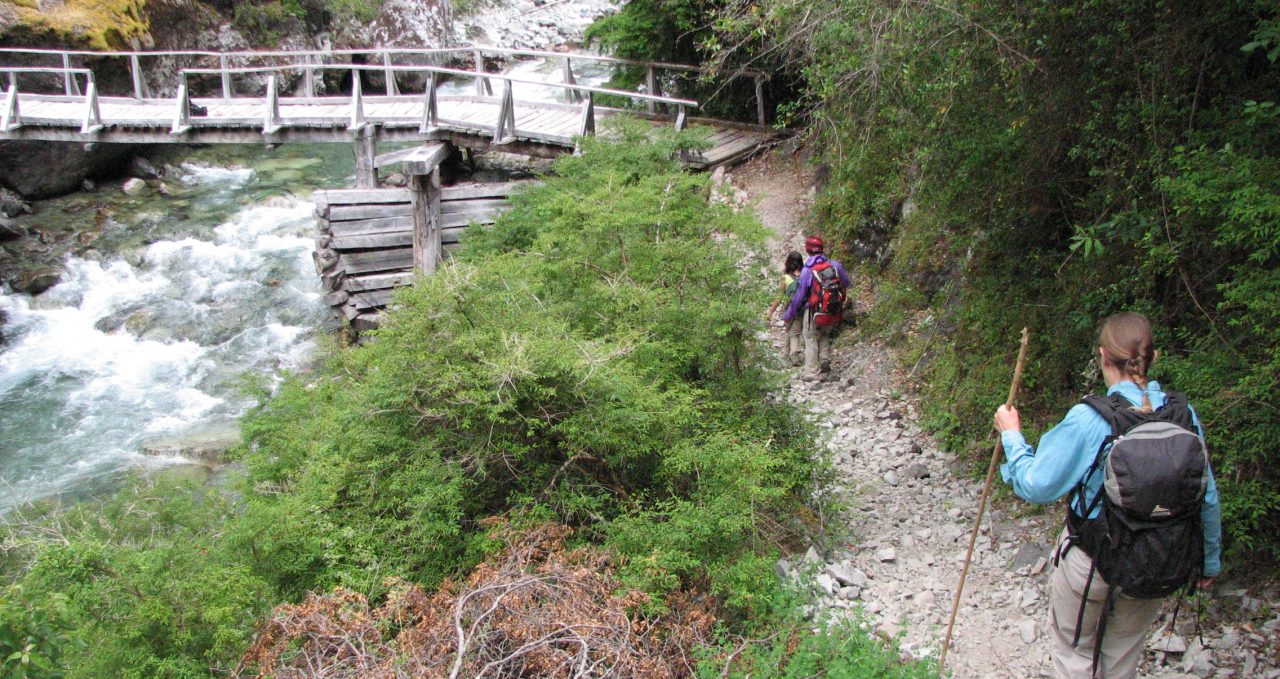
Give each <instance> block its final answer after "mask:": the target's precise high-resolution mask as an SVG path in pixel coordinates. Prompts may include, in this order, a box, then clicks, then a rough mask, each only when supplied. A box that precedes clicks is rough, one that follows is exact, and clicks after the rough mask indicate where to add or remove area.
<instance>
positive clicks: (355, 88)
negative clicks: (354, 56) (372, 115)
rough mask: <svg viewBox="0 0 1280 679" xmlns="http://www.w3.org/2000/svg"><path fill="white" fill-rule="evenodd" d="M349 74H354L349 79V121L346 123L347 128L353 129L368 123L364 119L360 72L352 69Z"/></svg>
mask: <svg viewBox="0 0 1280 679" xmlns="http://www.w3.org/2000/svg"><path fill="white" fill-rule="evenodd" d="M351 75H352V76H354V77H353V78H352V79H351V122H350V123H348V124H347V129H349V130H352V131H355V130H359V129H361V128H363V127H364V126H365V125H367V124H368V123H367V122H366V121H365V119H364V93H363V91H362V90H363V87H362V86H361V85H360V72H359V71H356V70H353V71H351Z"/></svg>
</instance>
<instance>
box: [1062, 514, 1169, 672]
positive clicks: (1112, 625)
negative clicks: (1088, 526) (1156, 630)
mask: <svg viewBox="0 0 1280 679" xmlns="http://www.w3.org/2000/svg"><path fill="white" fill-rule="evenodd" d="M1065 535H1066V533H1065V532H1064V533H1063V536H1061V537H1059V538H1058V548H1059V549H1062V538H1063V537H1065ZM1092 563H1093V560H1092V559H1090V558H1089V555H1088V554H1085V553H1084V550H1083V549H1081V548H1080V547H1079V546H1078V545H1077V546H1075V547H1072V548H1071V551H1069V552H1067V555H1066V556H1065V557H1063V558H1062V559H1061V560H1060V561H1059V562H1058V566H1057V567H1056V568H1054V569H1053V573H1052V574H1051V575H1050V576H1049V636H1050V638H1051V642H1052V648H1051V649H1050V655H1051V656H1052V660H1053V676H1054V677H1057V679H1092V678H1091V674H1090V670H1091V668H1092V667H1093V648H1094V638H1095V633H1096V631H1097V628H1098V615H1099V613H1101V611H1102V608H1103V606H1104V605H1105V603H1106V599H1107V591H1108V589H1109V588H1108V586H1107V583H1106V582H1105V581H1103V579H1102V574H1101V573H1097V572H1095V573H1094V574H1093V582H1092V583H1090V585H1089V593H1088V604H1087V606H1086V608H1085V612H1084V619H1083V621H1082V622H1081V624H1080V627H1081V629H1080V643H1079V644H1078V645H1077V646H1076V647H1075V648H1072V647H1071V642H1072V640H1073V639H1074V638H1075V634H1076V617H1077V616H1079V615H1080V600H1081V597H1083V596H1084V586H1085V581H1086V580H1088V578H1089V566H1090V565H1091V564H1092ZM1160 604H1161V600H1160V599H1131V598H1129V597H1126V596H1120V597H1118V598H1116V601H1115V610H1113V611H1112V612H1111V615H1109V616H1108V617H1107V627H1106V633H1105V634H1104V635H1103V638H1102V655H1101V656H1100V657H1099V658H1098V673H1097V677H1098V678H1099V679H1131V678H1132V677H1133V676H1134V675H1135V674H1137V671H1138V663H1139V662H1140V661H1141V660H1142V648H1143V645H1144V643H1145V642H1146V639H1147V634H1148V633H1149V632H1150V631H1151V625H1152V623H1154V622H1155V621H1156V618H1157V617H1159V615H1160Z"/></svg>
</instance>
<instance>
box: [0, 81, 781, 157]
mask: <svg viewBox="0 0 1280 679" xmlns="http://www.w3.org/2000/svg"><path fill="white" fill-rule="evenodd" d="M17 101H18V105H17V109H18V111H19V116H18V120H19V121H20V125H19V126H17V127H14V128H13V129H10V130H7V131H0V139H52V140H64V141H70V140H79V141H86V142H92V141H121V142H134V143H182V142H184V141H198V142H201V143H209V142H214V143H216V142H218V141H225V142H226V143H253V142H258V143H263V142H273V141H274V140H275V138H276V137H287V139H284V141H298V142H306V141H315V142H326V141H327V142H335V141H350V139H351V136H352V131H351V129H350V128H351V124H352V109H353V105H352V103H351V101H350V100H341V99H338V100H336V101H335V99H334V98H329V99H328V100H323V99H315V98H292V97H281V98H280V99H278V103H277V106H278V112H277V116H278V117H277V118H275V120H274V124H275V125H278V126H280V130H279V131H277V132H275V133H274V134H271V133H263V128H264V126H265V124H266V120H267V118H268V113H269V112H268V109H267V100H266V99H265V98H248V97H243V98H236V99H230V100H224V99H215V98H198V99H192V100H191V103H192V105H193V109H194V111H196V112H199V115H192V116H191V117H190V118H189V119H188V124H189V125H190V126H191V128H190V129H189V130H187V131H186V132H185V133H183V134H173V133H172V132H171V128H172V127H173V125H174V120H175V117H176V115H177V112H178V103H177V101H176V99H133V98H127V97H101V98H99V99H98V115H99V117H100V119H101V124H102V125H103V126H104V129H102V130H100V131H98V132H95V133H91V134H78V132H79V130H80V129H81V126H82V125H83V124H84V122H85V118H86V114H87V111H88V109H87V106H86V103H85V101H84V99H83V97H58V96H54V95H41V94H26V93H19V94H18V98H17ZM501 104H502V101H501V98H499V97H448V96H444V97H440V98H439V100H438V101H437V111H438V115H437V120H436V123H435V125H433V126H430V127H431V129H429V130H428V131H427V132H425V133H424V132H422V131H421V126H422V122H423V117H424V110H425V108H426V102H425V97H424V96H423V95H421V94H418V95H404V96H400V97H385V96H384V97H366V98H364V99H363V101H362V108H363V113H364V122H365V123H366V124H372V125H378V126H380V127H381V128H383V130H385V131H386V132H388V133H390V135H391V138H392V139H394V140H396V141H404V140H412V139H420V140H424V141H425V140H430V139H433V138H439V137H440V132H455V133H459V134H462V135H468V136H472V137H477V138H480V137H492V136H493V134H494V132H495V130H496V129H497V121H498V115H499V111H500V109H501ZM6 106H7V104H6V103H5V101H4V100H3V99H0V116H3V115H4V114H5V110H6V109H5V107H6ZM621 112H622V111H619V110H618V109H610V108H605V107H596V108H595V114H596V119H597V122H598V121H600V120H603V119H604V118H607V117H609V116H611V115H617V114H618V113H621ZM646 117H649V118H652V119H653V120H654V123H655V124H671V122H672V120H673V118H672V117H670V116H660V115H655V116H646ZM692 122H693V124H694V125H697V126H700V127H706V128H709V136H708V140H709V141H710V143H711V147H710V148H708V149H706V150H704V151H702V152H700V153H696V154H692V155H691V156H690V158H689V160H688V162H689V163H690V164H691V165H693V166H695V167H708V166H714V165H719V164H722V163H726V162H732V161H734V160H736V159H738V158H740V157H741V156H743V155H745V154H747V153H750V152H751V151H753V150H754V149H756V148H758V147H760V146H762V145H766V144H768V143H770V142H771V141H772V140H774V139H775V138H777V136H778V132H777V131H776V130H773V129H771V128H767V127H762V126H756V125H744V124H739V123H728V122H724V121H716V120H708V119H693V120H692ZM581 123H582V113H581V110H580V108H579V107H578V106H571V105H566V104H551V103H539V102H518V103H517V104H516V110H515V126H514V129H512V130H508V134H509V135H510V136H511V138H512V139H514V140H516V141H521V142H527V143H528V144H532V145H539V146H547V147H559V148H560V149H561V150H562V151H563V150H568V149H572V148H573V146H574V141H573V139H574V137H575V136H576V135H578V134H580V133H581V132H582V130H581V129H579V126H580V125H581ZM245 132H248V133H249V134H245ZM253 132H258V134H256V135H255V134H252V133H253ZM485 141H489V140H487V139H486V140H485Z"/></svg>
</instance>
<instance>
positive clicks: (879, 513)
mask: <svg viewBox="0 0 1280 679" xmlns="http://www.w3.org/2000/svg"><path fill="white" fill-rule="evenodd" d="M725 181H726V182H727V183H729V184H730V185H733V186H734V189H733V190H732V191H730V192H729V193H730V194H731V195H734V196H735V201H745V202H749V203H750V204H752V205H754V206H755V208H756V211H757V213H758V214H759V215H760V217H761V220H762V221H763V222H764V223H765V225H766V226H769V227H771V228H772V229H774V230H775V232H776V233H778V236H779V238H778V244H777V248H776V251H775V254H774V256H773V257H772V259H773V260H776V261H777V262H781V261H782V256H783V254H785V252H786V251H788V250H791V249H799V246H800V244H801V242H802V239H801V237H800V233H801V229H802V226H803V222H804V219H805V218H806V217H807V214H808V209H809V206H810V196H811V190H810V186H811V185H812V180H811V178H810V176H809V174H808V171H807V169H806V168H805V166H804V165H803V163H802V162H801V161H800V160H799V158H797V157H796V156H794V155H786V154H782V153H775V154H773V155H771V156H767V157H764V158H761V159H757V160H756V161H755V162H752V163H750V164H748V165H747V166H745V167H743V168H740V169H739V170H737V171H735V172H733V173H731V174H730V175H729V176H728V177H726V178H725ZM860 287H861V289H862V290H861V292H862V294H863V297H864V301H865V300H866V298H867V296H868V295H870V294H872V293H873V290H872V287H873V285H871V284H868V283H867V282H866V281H863V282H862V285H860ZM770 332H771V339H772V341H773V343H774V345H775V347H777V348H778V351H779V353H781V342H782V339H783V338H782V335H781V330H780V329H778V328H772V329H771V331H770ZM833 353H834V357H833V359H834V360H833V369H832V372H831V374H830V376H829V377H828V378H827V379H825V380H822V381H818V382H809V381H803V380H800V379H799V378H798V376H795V377H793V378H792V379H791V380H790V383H789V387H788V391H787V398H789V399H791V400H792V401H794V402H795V403H797V404H799V405H801V406H803V407H805V408H806V409H808V410H810V411H812V412H813V413H814V418H815V421H816V422H818V425H817V426H820V427H821V428H822V435H823V436H822V437H823V440H824V442H825V453H826V454H827V455H828V456H829V459H830V462H831V464H832V465H833V467H834V469H835V473H836V482H835V484H834V487H833V492H835V493H836V494H837V495H838V496H839V499H840V500H841V501H842V502H843V503H844V504H845V506H846V507H847V511H846V513H845V514H844V515H842V516H839V517H834V518H833V519H831V520H830V521H829V523H830V524H831V525H832V530H831V531H830V535H831V536H833V537H834V538H837V539H835V540H834V541H833V543H832V544H829V545H825V546H815V547H814V548H811V549H810V550H809V551H808V552H807V553H806V554H803V555H795V556H793V557H791V558H789V559H785V560H783V561H782V562H780V563H779V573H780V575H782V576H783V577H788V578H796V579H797V580H798V581H800V582H802V583H804V584H803V586H805V587H808V588H809V590H810V591H811V592H812V593H813V600H812V604H811V612H813V613H814V614H815V615H817V614H819V613H829V614H831V615H835V616H851V615H856V613H855V612H860V613H861V615H863V616H864V619H866V620H867V621H869V623H870V624H871V625H873V626H874V629H875V631H876V632H877V633H879V634H880V635H882V636H884V637H885V638H896V639H898V640H899V641H900V643H901V648H902V650H903V652H904V654H909V655H910V656H913V657H937V655H938V652H939V650H940V648H941V644H942V639H943V636H944V635H945V631H946V624H947V618H948V617H949V615H950V611H951V605H952V601H953V596H954V591H955V587H956V584H957V582H958V580H959V576H960V570H961V568H962V566H963V563H964V556H965V551H966V549H967V547H968V542H969V535H970V532H971V531H972V528H973V522H974V518H975V516H976V513H977V505H978V498H979V496H980V494H981V491H982V481H981V479H976V480H975V479H974V478H973V475H972V474H971V473H970V471H971V470H970V469H969V468H968V466H967V465H966V463H964V462H963V461H961V460H959V459H957V458H956V457H955V456H954V455H953V454H951V453H949V452H947V451H945V450H943V449H942V448H941V447H940V446H939V445H938V444H937V442H936V441H934V440H933V439H932V438H931V437H930V436H929V435H928V434H927V433H926V432H925V431H924V430H923V428H922V427H921V424H920V409H919V407H918V405H917V403H916V402H915V400H914V398H913V397H912V395H911V394H912V384H911V382H910V379H909V376H908V375H906V374H905V373H904V372H903V371H901V370H900V369H898V367H897V365H896V363H895V360H894V357H893V352H892V350H891V349H890V348H888V347H885V346H883V345H882V344H881V343H879V342H877V341H875V340H874V339H872V338H868V337H863V336H860V335H859V334H858V333H857V332H856V331H853V332H846V333H845V334H844V335H843V336H842V337H840V338H838V339H837V340H836V343H835V347H834V352H833ZM992 443H994V439H993V440H992ZM1060 514H1061V509H1060V507H1059V506H1058V505H1049V506H1045V507H1034V506H1031V505H1028V504H1026V503H1024V502H1021V501H1020V500H1018V499H1017V498H1013V497H1010V496H1007V495H1004V496H998V497H997V498H996V500H995V501H994V503H993V505H992V506H989V507H988V511H987V513H986V516H985V517H984V519H983V522H982V527H981V531H980V533H979V536H978V540H977V544H976V546H975V550H974V555H973V561H972V565H971V566H970V572H969V575H968V578H967V581H966V585H965V589H964V597H963V599H962V601H961V606H960V609H959V612H958V614H957V617H956V623H955V629H954V631H953V634H952V642H951V647H950V650H949V651H948V656H947V669H948V670H949V671H951V672H952V673H953V676H956V677H971V678H975V679H978V678H982V679H985V678H988V677H1009V678H1015V677H1017V678H1023V677H1048V676H1050V669H1049V658H1048V639H1047V637H1046V634H1045V624H1046V620H1047V612H1046V611H1047V600H1046V586H1047V582H1048V572H1049V569H1050V568H1051V566H1050V564H1049V559H1050V550H1051V548H1052V545H1053V540H1054V538H1055V536H1056V535H1057V533H1058V531H1059V530H1060V527H1061V516H1060ZM1228 568H1230V565H1228ZM806 573H807V574H808V575H804V574H806ZM1241 575H1242V574H1233V573H1231V572H1230V571H1228V572H1227V573H1225V574H1224V577H1223V578H1221V579H1220V580H1219V583H1218V585H1217V587H1216V588H1215V591H1214V592H1212V593H1211V594H1210V595H1209V596H1207V597H1203V598H1201V599H1200V600H1198V601H1188V602H1184V603H1183V608H1182V611H1181V612H1180V613H1179V614H1178V617H1177V623H1176V625H1175V628H1174V629H1173V630H1171V631H1168V630H1166V628H1167V627H1168V626H1169V623H1170V619H1171V617H1172V612H1173V605H1172V603H1169V604H1167V605H1166V609H1165V612H1164V614H1163V615H1162V617H1161V620H1160V625H1159V627H1158V628H1157V629H1156V630H1153V633H1152V636H1151V639H1150V642H1149V643H1148V647H1147V649H1148V650H1147V652H1146V654H1145V658H1144V662H1143V666H1142V670H1141V672H1140V675H1139V676H1140V677H1146V678H1151V679H1192V678H1198V679H1207V678H1209V677H1254V678H1258V679H1275V678H1277V677H1280V592H1278V591H1277V589H1276V587H1275V584H1274V583H1271V584H1269V585H1265V586H1263V587H1262V588H1261V589H1259V588H1257V587H1256V586H1255V588H1246V587H1244V586H1243V585H1241V584H1239V583H1240V581H1241V578H1240V576H1241ZM1247 575H1248V576H1250V577H1251V576H1253V575H1254V574H1247Z"/></svg>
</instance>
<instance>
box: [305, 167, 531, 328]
mask: <svg viewBox="0 0 1280 679" xmlns="http://www.w3.org/2000/svg"><path fill="white" fill-rule="evenodd" d="M522 183H523V182H510V183H503V184H467V185H459V186H446V187H441V186H440V178H439V172H438V170H434V169H433V171H431V172H430V173H429V174H424V175H413V176H412V181H411V184H410V186H411V187H412V188H408V189H403V188H396V189H392V188H387V189H341V190H330V191H317V192H315V194H313V198H312V200H313V201H314V202H315V204H316V220H317V225H318V231H319V235H318V236H317V237H316V250H315V252H314V253H313V255H312V257H313V259H314V260H315V265H316V272H317V273H319V274H320V278H321V285H322V286H323V288H324V292H325V301H326V302H327V303H328V304H329V307H330V310H331V311H332V313H333V315H334V317H335V318H338V319H340V320H343V321H344V322H346V323H348V324H349V325H350V327H351V328H352V330H354V331H356V332H360V331H363V330H368V329H371V328H375V327H377V325H378V314H379V312H381V311H382V309H383V308H385V307H386V305H387V302H388V301H390V299H391V292H392V291H393V290H394V289H395V288H397V287H400V286H402V285H409V284H411V283H412V282H413V277H414V276H415V274H416V273H417V272H418V271H426V272H430V271H432V270H434V268H435V264H436V263H437V262H439V261H440V260H441V259H442V258H443V257H444V256H445V255H446V254H447V253H448V252H449V251H451V250H452V249H454V248H456V247H457V244H458V242H459V241H460V239H461V237H462V231H463V230H464V229H466V228H467V227H469V226H471V225H486V224H492V223H493V222H494V220H496V219H497V217H498V215H500V214H502V213H503V212H504V211H506V210H507V209H508V208H509V207H510V203H509V202H508V200H507V197H508V196H509V195H510V193H511V192H512V190H514V189H515V188H517V187H518V186H519V185H521V184H522Z"/></svg>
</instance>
